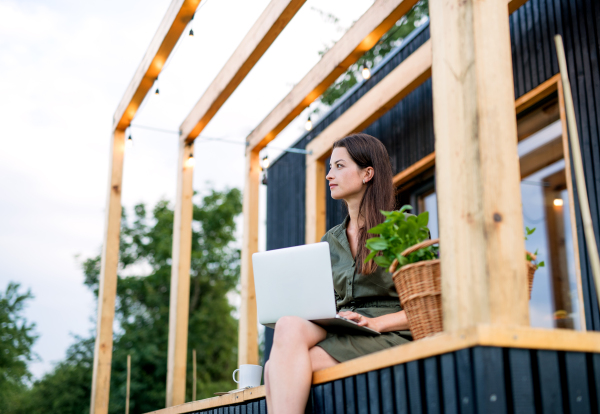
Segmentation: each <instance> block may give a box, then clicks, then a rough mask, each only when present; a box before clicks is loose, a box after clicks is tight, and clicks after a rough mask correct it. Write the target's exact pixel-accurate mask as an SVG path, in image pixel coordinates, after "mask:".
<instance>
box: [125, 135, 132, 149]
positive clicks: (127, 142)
mask: <svg viewBox="0 0 600 414" xmlns="http://www.w3.org/2000/svg"><path fill="white" fill-rule="evenodd" d="M125 148H126V149H129V148H133V139H131V135H129V137H128V138H127V141H125Z"/></svg>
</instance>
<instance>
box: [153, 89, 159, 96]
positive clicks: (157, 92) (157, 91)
mask: <svg viewBox="0 0 600 414" xmlns="http://www.w3.org/2000/svg"><path fill="white" fill-rule="evenodd" d="M158 94H160V91H159V90H158V87H157V88H156V90H155V91H154V95H158Z"/></svg>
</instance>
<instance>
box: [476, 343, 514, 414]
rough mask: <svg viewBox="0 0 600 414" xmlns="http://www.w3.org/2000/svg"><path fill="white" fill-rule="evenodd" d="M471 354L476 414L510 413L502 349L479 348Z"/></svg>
mask: <svg viewBox="0 0 600 414" xmlns="http://www.w3.org/2000/svg"><path fill="white" fill-rule="evenodd" d="M471 353H472V356H473V373H474V380H475V400H476V404H477V405H476V406H477V410H476V412H478V413H489V414H506V413H508V407H507V401H506V387H505V386H504V358H503V355H502V349H500V348H497V347H481V346H478V347H475V348H473V350H472V351H471Z"/></svg>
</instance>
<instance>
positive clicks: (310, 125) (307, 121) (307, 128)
mask: <svg viewBox="0 0 600 414" xmlns="http://www.w3.org/2000/svg"><path fill="white" fill-rule="evenodd" d="M312 127H313V125H312V121H311V120H310V115H309V116H308V119H307V120H306V124H304V128H306V130H307V131H310V130H311V129H312Z"/></svg>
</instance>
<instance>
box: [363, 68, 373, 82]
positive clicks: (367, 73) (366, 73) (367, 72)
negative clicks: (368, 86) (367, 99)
mask: <svg viewBox="0 0 600 414" xmlns="http://www.w3.org/2000/svg"><path fill="white" fill-rule="evenodd" d="M362 77H363V79H364V80H367V79H369V78H370V77H371V70H370V69H369V68H368V67H366V66H363V68H362Z"/></svg>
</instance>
